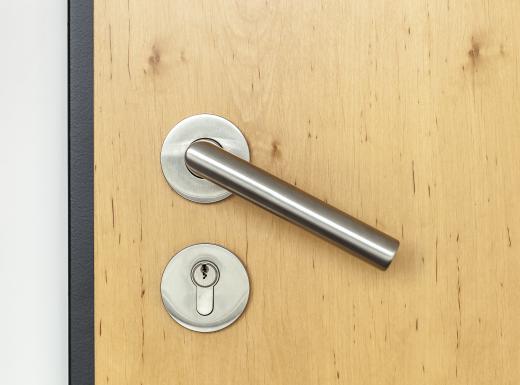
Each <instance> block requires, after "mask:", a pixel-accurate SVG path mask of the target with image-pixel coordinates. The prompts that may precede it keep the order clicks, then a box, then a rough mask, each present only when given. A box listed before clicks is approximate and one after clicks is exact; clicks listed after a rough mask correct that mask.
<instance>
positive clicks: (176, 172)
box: [161, 114, 249, 203]
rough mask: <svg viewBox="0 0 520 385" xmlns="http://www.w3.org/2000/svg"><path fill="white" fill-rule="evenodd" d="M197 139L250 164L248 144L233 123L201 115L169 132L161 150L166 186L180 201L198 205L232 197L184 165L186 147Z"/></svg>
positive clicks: (191, 117)
mask: <svg viewBox="0 0 520 385" xmlns="http://www.w3.org/2000/svg"><path fill="white" fill-rule="evenodd" d="M200 138H209V139H211V140H213V141H215V142H216V143H218V144H219V146H221V147H222V148H224V149H225V150H226V151H229V152H230V153H232V154H235V155H236V156H238V157H240V158H242V159H245V160H249V147H248V145H247V141H246V139H245V138H244V136H243V135H242V132H240V130H239V129H238V128H237V127H236V126H235V125H234V124H233V123H231V122H230V121H229V120H227V119H224V118H222V117H220V116H217V115H211V114H200V115H193V116H189V117H187V118H186V119H183V120H182V121H180V122H179V123H177V124H176V125H175V127H173V128H172V129H171V130H170V132H169V133H168V135H167V136H166V139H165V140H164V143H163V146H162V150H161V168H162V171H163V174H164V177H165V178H166V181H167V182H168V184H169V185H170V186H171V187H172V188H173V190H175V192H177V193H178V194H179V195H181V196H182V197H184V198H186V199H188V200H190V201H193V202H197V203H213V202H218V201H221V200H223V199H226V198H227V197H228V196H229V195H231V193H230V192H229V191H228V190H226V189H224V188H222V187H220V186H217V185H216V184H214V183H211V182H209V181H207V180H205V179H201V178H197V177H196V176H194V175H193V174H192V173H190V172H189V171H188V169H187V168H186V164H185V162H184V154H185V153H186V150H187V149H188V146H189V145H190V144H191V143H193V142H194V141H196V140H197V139H200Z"/></svg>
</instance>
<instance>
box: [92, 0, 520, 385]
mask: <svg viewBox="0 0 520 385" xmlns="http://www.w3.org/2000/svg"><path fill="white" fill-rule="evenodd" d="M519 16H520V2H518V1H512V0H495V1H478V0H476V1H473V0H471V1H469V0H466V1H453V0H444V1H428V0H404V1H402V0H401V1H382V0H363V1H340V0H334V1H293V2H287V1H280V2H277V1H256V0H252V1H207V0H206V1H201V0H194V1H178V0H168V1H166V0H155V1H144V0H140V1H136V0H124V1H121V0H117V1H107V0H95V320H96V341H95V351H96V384H135V385H140V384H141V385H163V384H164V385H166V384H197V385H206V384H207V385H210V384H211V385H215V384H217V385H222V384H299V385H301V384H334V383H339V384H414V385H415V384H490V383H496V384H518V383H520V279H519V276H520V112H519V111H520V80H519V71H520V69H519V68H520V67H519V59H520V23H519V22H518V17H519ZM202 112H209V113H214V114H218V115H221V116H224V117H226V118H228V119H229V120H231V121H233V122H234V123H235V124H237V125H238V126H239V127H240V128H241V130H242V131H243V132H244V134H245V135H246V137H247V139H248V141H249V144H250V147H251V152H252V153H251V155H252V161H253V163H254V164H255V165H257V166H259V167H261V168H264V169H266V170H268V171H270V172H271V173H273V174H275V175H277V176H279V177H281V178H283V179H285V180H288V181H290V182H291V183H294V184H295V185H297V186H298V187H300V188H302V189H303V190H305V191H308V192H310V193H312V194H314V195H316V196H317V197H319V198H320V199H323V200H325V201H327V202H329V203H330V204H332V205H334V206H337V207H339V208H341V209H342V210H344V211H346V212H348V213H350V214H352V215H354V216H356V217H358V218H360V219H362V220H364V221H366V222H367V223H369V224H371V225H373V226H376V227H377V228H379V229H381V230H383V231H385V232H388V233H389V234H391V235H393V236H396V237H398V238H399V239H400V240H401V248H400V251H399V253H398V255H397V257H396V259H395V261H394V263H393V265H392V266H391V267H390V268H389V270H388V271H386V272H381V271H379V270H377V269H375V268H373V267H371V266H370V265H368V264H365V263H363V262H362V261H360V260H357V259H355V258H354V257H352V256H350V255H348V254H346V253H344V252H342V251H340V250H338V249H337V248H335V247H334V246H331V245H329V244H327V243H325V242H323V241H322V240H320V239H318V238H316V237H314V236H313V235H310V234H308V233H306V232H304V231H303V230H300V229H298V228H296V227H295V226H293V225H291V224H288V223H286V222H284V221H283V220H281V219H278V218H276V217H274V216H273V215H271V214H269V213H266V212H264V211H263V210H261V209H259V208H257V207H255V206H253V205H251V204H249V203H247V202H245V201H243V200H242V199H240V198H237V197H232V198H230V199H227V200H225V201H223V202H221V203H218V204H213V205H199V204H195V203H191V202H188V201H186V200H184V199H182V198H181V197H179V196H178V195H177V194H176V193H175V192H173V191H172V190H171V189H170V187H169V186H168V184H167V183H166V181H165V180H164V178H163V175H162V173H161V168H160V162H159V154H160V150H161V145H162V141H163V139H164V138H165V136H166V134H167V133H168V131H169V130H170V129H171V128H172V127H173V126H174V125H175V124H176V123H177V122H178V121H180V120H181V119H183V118H184V117H186V116H189V115H192V114H196V113H202ZM198 242H214V243H218V244H221V245H223V246H225V247H227V248H229V249H230V250H232V251H233V252H235V253H236V254H237V255H238V256H239V257H240V258H241V260H242V261H243V262H244V264H245V265H246V267H247V270H248V272H249V276H250V280H251V286H252V293H251V297H250V301H249V304H248V307H247V309H246V311H245V313H244V315H243V316H242V317H241V318H240V319H239V320H238V321H237V322H236V323H235V324H234V325H233V326H231V327H229V328H227V329H225V330H223V331H221V332H217V333H212V334H199V333H194V332H191V331H188V330H186V329H184V328H182V327H180V326H179V325H178V324H176V323H175V322H174V321H173V320H172V319H171V318H170V317H169V315H168V314H167V313H166V311H165V310H164V308H163V305H162V303H161V297H160V291H159V285H160V280H161V274H162V272H163V269H164V267H165V266H166V264H167V262H168V261H169V259H170V258H171V257H172V256H173V255H174V254H175V253H176V252H177V251H179V250H180V249H182V248H184V247H186V246H188V245H190V244H193V243H198Z"/></svg>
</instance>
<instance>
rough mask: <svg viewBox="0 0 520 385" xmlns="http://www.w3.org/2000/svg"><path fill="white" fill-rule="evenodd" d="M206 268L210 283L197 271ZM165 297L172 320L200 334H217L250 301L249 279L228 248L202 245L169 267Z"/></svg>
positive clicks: (191, 248)
mask: <svg viewBox="0 0 520 385" xmlns="http://www.w3.org/2000/svg"><path fill="white" fill-rule="evenodd" d="M204 264H206V265H207V268H208V270H207V271H206V273H207V276H206V279H209V282H208V283H204V275H202V276H199V275H198V274H199V273H198V272H197V269H198V268H199V267H201V266H202V265H204ZM161 297H162V301H163V304H164V307H165V308H166V311H167V312H168V314H170V316H171V317H172V318H173V319H174V320H175V321H177V322H178V323H179V324H180V325H182V326H184V327H185V328H188V329H190V330H194V331H197V332H203V333H207V332H214V331H217V330H221V329H223V328H225V327H227V326H229V325H231V324H232V323H233V322H235V321H236V320H237V319H238V318H239V317H240V315H241V314H242V313H243V312H244V310H245V308H246V305H247V302H248V300H249V277H248V275H247V271H246V269H245V267H244V265H242V262H240V259H238V257H237V256H236V255H235V254H233V253H232V252H231V251H229V250H227V249H226V248H224V247H222V246H219V245H214V244H211V243H199V244H195V245H191V246H188V247H186V248H185V249H183V250H181V251H179V252H178V253H177V254H176V255H175V256H174V257H173V258H172V259H171V260H170V262H168V264H167V265H166V268H165V269H164V273H163V276H162V280H161Z"/></svg>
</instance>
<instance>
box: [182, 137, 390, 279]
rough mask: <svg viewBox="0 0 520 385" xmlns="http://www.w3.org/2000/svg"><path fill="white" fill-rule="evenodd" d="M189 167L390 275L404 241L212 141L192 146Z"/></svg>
mask: <svg viewBox="0 0 520 385" xmlns="http://www.w3.org/2000/svg"><path fill="white" fill-rule="evenodd" d="M185 161H186V166H187V167H188V169H189V170H190V171H191V172H192V173H193V174H195V175H197V176H199V177H201V178H205V179H207V180H210V181H212V182H213V183H215V184H217V185H219V186H221V187H223V188H225V189H227V190H229V191H231V192H233V193H235V194H237V195H240V196H241V197H243V198H245V199H247V200H249V201H251V202H253V203H255V204H257V205H259V206H260V207H263V208H264V209H266V210H269V211H271V212H272V213H274V214H276V215H278V216H280V217H282V218H285V219H287V220H289V221H291V222H293V223H295V224H297V225H299V226H301V227H303V228H305V229H307V230H309V231H311V232H313V233H314V234H317V235H319V236H321V237H322V238H324V239H326V240H328V241H330V242H332V243H334V244H336V245H337V246H339V247H340V248H342V249H344V250H347V251H349V252H351V253H353V254H354V255H356V256H358V257H361V258H363V259H364V260H366V261H368V262H370V263H372V264H374V265H375V266H377V267H379V268H381V269H383V270H385V269H386V268H387V267H388V266H389V265H390V263H391V262H392V260H393V258H394V256H395V254H396V252H397V249H398V247H399V241H398V240H396V239H394V238H392V237H390V236H388V235H386V234H384V233H382V232H381V231H379V230H377V229H375V228H373V227H371V226H369V225H367V224H365V223H363V222H361V221H359V220H357V219H355V218H353V217H351V216H350V215H348V214H346V213H344V212H342V211H340V210H338V209H336V208H334V207H332V206H330V205H328V204H327V203H325V202H322V201H320V200H319V199H317V198H315V197H313V196H311V195H309V194H307V193H305V192H304V191H302V190H300V189H298V188H296V187H294V186H292V185H291V184H289V183H287V182H284V181H283V180H281V179H279V178H277V177H275V176H273V175H271V174H269V173H268V172H266V171H263V170H261V169H259V168H258V167H255V166H254V165H252V164H251V163H249V162H247V161H245V160H242V159H240V158H238V157H236V156H234V155H233V154H231V153H229V152H227V151H225V150H223V149H222V148H220V147H218V146H216V145H214V144H212V143H211V142H209V141H204V140H201V141H196V142H194V143H192V144H191V145H190V146H189V147H188V149H187V151H186V154H185Z"/></svg>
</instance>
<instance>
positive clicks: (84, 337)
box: [68, 0, 94, 385]
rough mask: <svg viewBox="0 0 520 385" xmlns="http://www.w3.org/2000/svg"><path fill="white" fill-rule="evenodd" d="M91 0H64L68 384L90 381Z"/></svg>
mask: <svg viewBox="0 0 520 385" xmlns="http://www.w3.org/2000/svg"><path fill="white" fill-rule="evenodd" d="M93 53H94V36H93V0H68V126H69V130H68V161H69V189H68V196H69V385H94V140H93V139H94V120H93V117H94V110H93V100H94V94H93V84H94V77H93V69H94V63H93Z"/></svg>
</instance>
